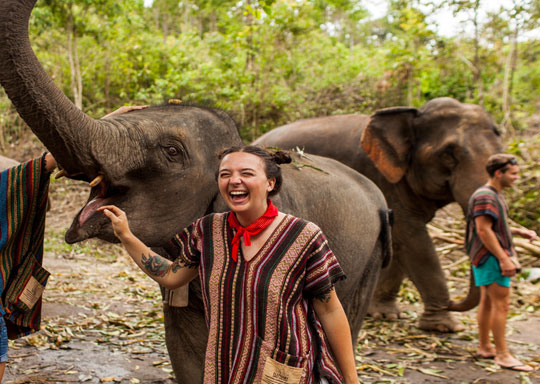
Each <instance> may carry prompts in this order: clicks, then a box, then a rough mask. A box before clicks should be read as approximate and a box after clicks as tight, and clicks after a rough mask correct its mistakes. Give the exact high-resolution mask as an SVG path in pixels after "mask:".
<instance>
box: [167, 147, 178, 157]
mask: <svg viewBox="0 0 540 384" xmlns="http://www.w3.org/2000/svg"><path fill="white" fill-rule="evenodd" d="M167 153H168V154H169V155H171V156H176V155H178V153H179V151H178V148H176V147H168V148H167Z"/></svg>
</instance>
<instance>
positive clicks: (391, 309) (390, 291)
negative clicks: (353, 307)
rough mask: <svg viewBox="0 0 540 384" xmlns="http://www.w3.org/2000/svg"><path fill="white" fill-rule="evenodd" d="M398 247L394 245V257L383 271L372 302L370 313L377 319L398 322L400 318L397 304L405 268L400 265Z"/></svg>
mask: <svg viewBox="0 0 540 384" xmlns="http://www.w3.org/2000/svg"><path fill="white" fill-rule="evenodd" d="M397 248H398V247H397V246H396V244H395V245H394V255H393V259H392V262H391V263H390V265H389V266H388V267H387V268H385V269H384V270H382V272H381V277H380V278H379V283H378V284H377V288H376V289H375V294H374V295H373V299H372V300H371V304H370V306H369V310H368V313H369V315H370V316H371V317H374V318H376V319H381V318H384V319H390V320H396V319H398V318H399V317H400V310H399V307H398V306H397V304H396V300H397V295H398V293H399V288H400V286H401V283H402V282H403V277H404V273H403V267H402V266H400V264H399V253H398V252H397V251H396V249H397Z"/></svg>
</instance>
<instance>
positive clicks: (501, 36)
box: [0, 0, 540, 144]
mask: <svg viewBox="0 0 540 384" xmlns="http://www.w3.org/2000/svg"><path fill="white" fill-rule="evenodd" d="M483 3H487V0H452V1H448V2H442V1H433V0H388V1H387V5H388V6H387V12H386V14H385V15H383V16H382V17H380V18H378V19H374V18H373V17H371V16H370V14H369V12H368V11H367V10H366V8H365V2H364V1H362V0H294V1H293V0H241V1H238V0H235V1H230V0H197V1H191V0H182V1H180V0H154V1H153V2H150V1H146V2H144V1H143V0H114V1H113V0H69V1H60V0H38V2H37V5H36V8H35V10H34V12H33V15H32V19H31V27H30V36H31V41H32V44H33V47H34V50H35V51H36V53H37V56H38V58H39V59H40V61H41V63H42V64H43V65H44V67H45V69H46V70H47V71H48V73H49V74H50V75H51V76H52V77H53V79H54V81H55V82H56V84H57V85H59V86H60V87H61V88H62V89H63V91H64V92H65V93H66V94H67V95H68V96H69V97H70V98H71V99H72V100H73V101H74V102H75V104H76V105H78V106H79V107H81V108H82V109H83V110H84V111H86V112H87V113H89V114H91V115H93V116H101V115H103V114H105V113H106V112H109V111H111V110H112V109H114V108H116V107H117V106H119V105H124V104H142V103H144V104H156V103H161V102H163V101H165V100H167V99H169V98H171V97H174V98H178V99H182V100H189V101H192V102H196V103H204V104H211V105H215V106H218V107H221V108H223V109H225V110H227V111H229V112H231V113H232V114H233V115H234V116H235V117H236V119H237V121H238V122H239V124H240V126H241V129H242V135H243V137H244V138H246V139H247V140H249V139H252V138H254V137H256V136H258V135H259V134H261V133H262V132H264V131H266V130H268V129H270V128H272V127H274V126H276V125H279V124H283V123H286V122H290V121H293V120H296V119H300V118H305V117H311V116H320V115H328V114H338V113H347V112H371V111H373V110H374V109H376V108H381V107H388V106H395V105H414V106H420V105H422V104H424V103H425V102H426V101H427V100H429V99H432V98H434V97H438V96H451V97H455V98H456V99H459V100H461V101H467V102H473V103H478V104H483V105H484V106H485V107H486V108H487V109H488V110H489V111H490V112H491V113H492V115H493V116H494V117H495V118H496V120H497V121H498V122H500V123H502V124H503V128H507V127H508V128H509V129H510V130H511V132H513V131H514V130H515V129H523V128H524V127H525V120H524V118H525V117H526V116H529V115H530V114H531V112H532V111H533V110H534V108H535V107H536V103H537V102H538V98H539V97H540V96H539V95H540V92H539V91H540V70H539V68H540V65H539V64H540V38H538V35H536V36H534V31H535V29H536V32H537V31H538V29H537V28H538V27H539V23H538V20H539V18H538V16H539V14H540V1H539V0H521V1H518V2H515V4H513V5H511V6H509V7H506V8H505V7H504V6H503V5H501V6H500V7H499V8H493V7H492V8H490V9H491V11H490V12H487V11H486V10H485V9H484V8H482V4H483ZM505 3H506V2H501V4H505ZM509 3H511V2H509ZM440 12H445V13H446V14H447V15H449V17H455V18H459V19H460V20H463V22H462V24H460V25H459V27H458V28H459V29H460V30H461V29H463V32H461V31H456V33H455V36H454V37H446V36H443V35H442V34H440V33H438V32H437V30H438V27H439V26H438V25H437V24H436V23H435V22H434V21H433V19H432V18H431V16H432V15H433V14H437V13H440ZM452 15H453V16H452ZM531 31H532V32H531ZM533 36H534V37H533ZM0 126H1V128H2V135H1V136H2V139H3V141H5V140H7V139H8V138H9V137H10V136H11V135H12V134H14V133H16V132H18V130H19V126H20V122H19V121H18V120H17V118H16V116H15V113H14V111H13V110H12V107H11V106H10V103H9V101H8V100H7V98H6V97H5V95H4V94H1V96H0ZM0 144H1V143H0Z"/></svg>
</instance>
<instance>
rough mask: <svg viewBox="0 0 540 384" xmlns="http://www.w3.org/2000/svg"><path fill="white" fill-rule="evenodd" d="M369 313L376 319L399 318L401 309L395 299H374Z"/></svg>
mask: <svg viewBox="0 0 540 384" xmlns="http://www.w3.org/2000/svg"><path fill="white" fill-rule="evenodd" d="M368 315H369V316H371V317H373V318H374V319H387V320H397V319H399V318H400V317H401V311H400V310H399V307H398V306H397V305H396V302H395V301H379V302H375V301H372V302H371V304H370V306H369V309H368Z"/></svg>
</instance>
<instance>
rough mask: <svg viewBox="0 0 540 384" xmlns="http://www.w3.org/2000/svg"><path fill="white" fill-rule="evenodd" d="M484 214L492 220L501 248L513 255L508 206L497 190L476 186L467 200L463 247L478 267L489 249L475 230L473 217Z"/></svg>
mask: <svg viewBox="0 0 540 384" xmlns="http://www.w3.org/2000/svg"><path fill="white" fill-rule="evenodd" d="M482 215H486V216H489V217H491V219H492V220H493V226H492V228H493V231H494V232H495V235H496V236H497V239H498V240H499V243H500V244H501V246H502V248H503V249H504V250H505V251H506V252H507V253H508V254H509V255H511V256H512V255H515V254H516V253H515V250H514V245H513V241H512V232H510V227H509V226H508V206H507V205H506V201H505V200H504V197H503V196H502V195H500V194H498V193H497V190H496V189H495V188H493V187H490V186H488V185H484V186H482V187H480V188H478V189H477V190H476V191H475V192H474V193H473V195H472V196H471V198H470V200H469V208H468V212H467V229H466V237H465V247H466V251H467V254H468V255H469V257H470V258H471V263H472V264H473V265H474V266H476V267H478V266H479V265H482V264H483V263H484V262H485V261H486V260H487V258H488V257H489V251H488V249H487V248H486V247H485V246H484V243H482V240H481V239H480V238H479V237H478V233H477V232H476V224H475V222H474V219H475V218H476V217H478V216H482Z"/></svg>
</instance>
